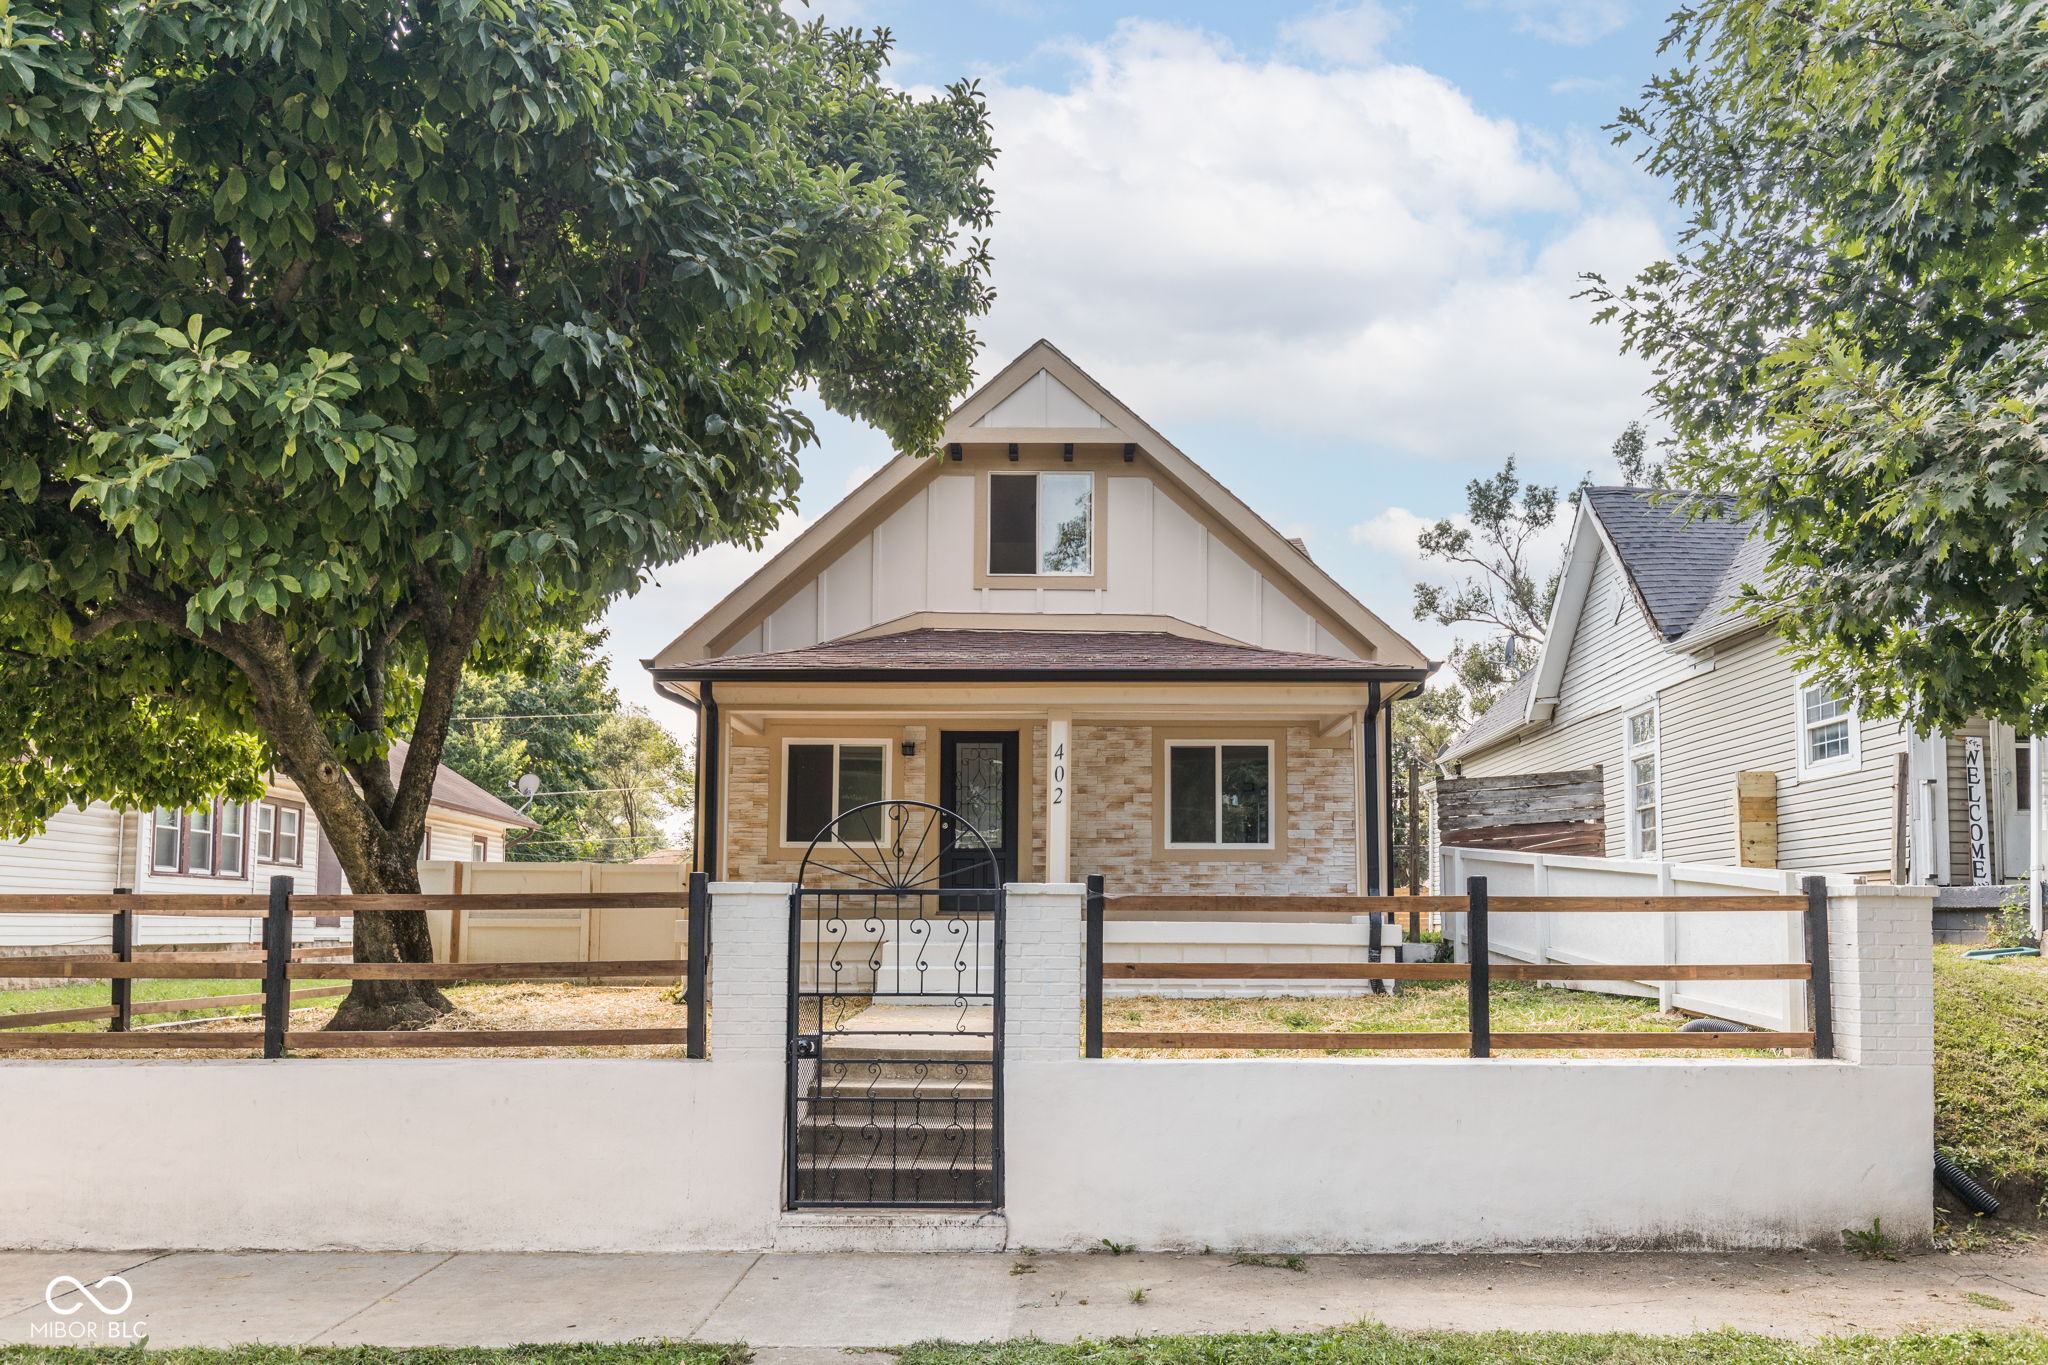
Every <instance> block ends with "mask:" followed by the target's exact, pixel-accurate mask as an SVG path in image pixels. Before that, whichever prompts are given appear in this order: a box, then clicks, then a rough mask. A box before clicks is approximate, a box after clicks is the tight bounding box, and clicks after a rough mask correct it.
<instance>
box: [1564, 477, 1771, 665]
mask: <svg viewBox="0 0 2048 1365" xmlns="http://www.w3.org/2000/svg"><path fill="white" fill-rule="evenodd" d="M1583 501H1584V503H1585V505H1586V507H1587V508H1588V510H1590V511H1591V512H1592V514H1593V515H1594V516H1596V517H1598V518H1599V519H1600V528H1601V529H1602V530H1603V531H1605V532H1606V533H1607V541H1608V543H1609V544H1611V545H1612V546H1614V557H1615V558H1616V559H1617V560H1619V561H1620V563H1621V569H1622V572H1623V573H1624V574H1626V575H1627V576H1628V581H1629V586H1630V587H1631V588H1633V589H1634V590H1635V595H1636V601H1637V603H1639V604H1640V605H1641V607H1642V609H1643V615H1644V616H1645V617H1647V618H1648V620H1649V622H1650V628H1651V629H1652V630H1654V631H1656V632H1657V633H1658V634H1659V635H1661V636H1663V637H1664V638H1665V639H1666V640H1676V639H1677V638H1678V637H1679V636H1681V635H1683V634H1685V633H1686V632H1687V631H1688V630H1691V629H1692V628H1693V626H1694V625H1695V624H1697V623H1698V622H1700V621H1701V619H1702V618H1703V617H1706V616H1707V615H1708V614H1709V612H1710V609H1712V608H1713V607H1714V605H1715V603H1716V600H1717V597H1718V595H1719V589H1720V587H1721V584H1722V580H1723V578H1724V576H1725V575H1726V573H1727V570H1728V567H1729V565H1730V564H1732V563H1733V562H1734V560H1735V558H1736V556H1737V554H1738V553H1739V552H1740V551H1741V550H1742V548H1743V546H1744V545H1745V544H1746V543H1747V542H1748V541H1749V539H1750V534H1749V533H1750V530H1751V528H1752V527H1753V526H1754V522H1753V521H1751V520H1750V519H1748V518H1738V517H1734V516H1731V515H1728V512H1729V510H1730V508H1731V506H1732V503H1731V500H1729V499H1727V498H1720V497H1711V496H1701V495H1699V494H1692V493H1675V494H1674V493H1660V492H1657V491H1654V490H1651V489H1645V488H1588V489H1585V490H1584V496H1583ZM1739 586H1740V585H1739V584H1738V585H1737V587H1738V588H1739Z"/></svg>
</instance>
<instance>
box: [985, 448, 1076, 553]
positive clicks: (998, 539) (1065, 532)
mask: <svg viewBox="0 0 2048 1365" xmlns="http://www.w3.org/2000/svg"><path fill="white" fill-rule="evenodd" d="M988 571H989V573H991V574H1049V575H1054V576H1060V577H1085V576H1087V575H1088V574H1092V573H1094V572H1095V476H1094V475H1093V474H1057V473H1048V474H991V475H989V476H988Z"/></svg>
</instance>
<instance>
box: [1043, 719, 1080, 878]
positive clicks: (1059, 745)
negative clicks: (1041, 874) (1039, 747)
mask: <svg viewBox="0 0 2048 1365" xmlns="http://www.w3.org/2000/svg"><path fill="white" fill-rule="evenodd" d="M1045 752H1046V761H1045V879H1046V880H1047V881H1048V882H1070V881H1072V880H1074V878H1073V875H1072V871H1071V864H1072V862H1073V836H1072V830H1073V816H1074V784H1073V781H1072V775H1073V762H1072V759H1073V752H1074V713H1073V712H1071V711H1067V710H1054V711H1048V712H1046V713H1045Z"/></svg>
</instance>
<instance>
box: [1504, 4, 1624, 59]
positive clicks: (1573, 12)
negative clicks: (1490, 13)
mask: <svg viewBox="0 0 2048 1365" xmlns="http://www.w3.org/2000/svg"><path fill="white" fill-rule="evenodd" d="M1468 2H1469V3H1471V4H1472V5H1473V7H1474V8H1478V9H1497V10H1502V11H1505V12H1506V13H1509V14H1512V15H1513V16H1514V17H1515V27H1516V28H1518V29H1520V30H1521V31H1522V32H1524V33H1533V34H1535V35H1536V36H1537V37H1539V38H1548V39H1549V40H1550V41H1551V42H1554V43H1566V44H1569V45H1571V46H1573V47H1578V46H1582V45H1584V44H1586V43H1590V42H1593V41H1594V40H1595V39H1599V38H1604V37H1606V36H1607V35H1608V34H1610V33H1612V32H1614V31H1615V30H1616V29H1618V28H1621V27H1622V26H1623V25H1625V24H1627V23H1628V21H1629V19H1630V17H1631V14H1630V8H1631V7H1630V5H1629V3H1628V0H1468Z"/></svg>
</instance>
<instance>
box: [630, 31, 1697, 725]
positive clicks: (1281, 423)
mask: <svg viewBox="0 0 2048 1365" xmlns="http://www.w3.org/2000/svg"><path fill="white" fill-rule="evenodd" d="M785 8H786V9H790V10H792V11H796V12H803V10H804V8H805V7H804V6H802V5H801V4H800V3H799V0H788V2H787V3H785ZM1668 9H1669V6H1668V5H1661V4H1654V3H1649V2H1648V0H1438V2H1437V3H1435V4H1430V5H1398V4H1392V3H1374V2H1373V0H1368V2H1367V3H1362V4H1359V3H1319V4H1303V5H1294V4H1285V3H1282V4H1257V3H1253V4H1246V3H1234V4H1231V3H1217V2H1214V0H1183V2H1182V3H1164V2H1163V0H1149V2H1148V0H1110V2H1109V3H1093V2H1089V0H816V3H814V4H812V5H811V6H809V12H810V13H813V14H819V13H822V14H823V16H824V17H825V18H826V19H827V20H828V21H831V22H834V23H857V24H860V25H862V26H863V27H875V26H886V27H887V28H889V29H890V30H891V31H892V32H893V34H894V36H895V39H896V43H897V60H896V63H895V68H894V78H895V79H896V80H897V81H898V82H900V83H901V84H903V85H905V86H909V87H912V88H916V87H931V86H937V85H940V84H943V83H945V82H947V81H950V80H954V79H957V78H959V77H962V76H971V77H974V78H976V79H978V80H979V81H980V82H981V84H982V87H983V89H984V91H985V93H986V95H987V98H988V100H989V104H990V108H991V114H992V118H993V121H994V126H995V140H996V144H997V146H998V147H1000V148H1002V149H1003V155H1002V157H1001V158H1000V159H999V162H998V164H997V166H996V169H995V171H994V173H993V177H992V179H993V183H994V187H995V192H996V206H997V210H998V214H999V217H998V220H997V224H996V227H995V229H994V232H993V234H992V245H993V249H994V254H995V261H996V265H995V283H996V288H997V293H998V297H997V302H996V305H995V308H994V310H993V311H992V312H991V313H990V314H989V316H988V317H986V318H985V319H983V320H982V322H981V324H980V326H979V328H978V330H979V332H980V335H981V337H982V340H983V343H984V349H983V353H982V363H981V373H982V374H983V375H984V376H985V375H987V374H990V373H993V372H994V371H995V370H996V369H998V368H1000V367H1001V366H1002V364H1003V363H1004V362H1006V361H1007V360H1008V359H1009V358H1010V357H1011V356H1013V355H1014V354H1016V352H1017V351H1019V350H1021V349H1022V348H1023V347H1024V346H1026V345H1028V344H1029V343H1030V342H1031V341H1032V340H1034V339H1035V338H1037V337H1039V336H1044V337H1047V338H1049V339H1050V340H1052V341H1053V342H1054V343H1055V344H1056V345H1058V346H1060V347H1061V348H1062V349H1063V350H1065V351H1066V352H1067V353H1068V354H1069V355H1070V356H1072V357H1073V358H1074V360H1075V361H1077V362H1078V363H1079V364H1080V365H1081V366H1082V367H1083V368H1084V369H1087V370H1088V371H1089V372H1090V373H1092V374H1093V375H1094V376H1095V377H1096V378H1097V379H1098V380H1100V381H1101V382H1102V383H1103V384H1104V385H1106V386H1107V387H1108V388H1109V389H1110V390H1111V391H1112V392H1114V393H1116V394H1117V395H1118V396H1119V397H1121V398H1122V399H1123V400H1124V401H1125V402H1126V403H1128V404H1130V406H1131V407H1133V408H1134V409H1135V410H1137V411H1138V412H1139V413H1140V414H1142V415H1143V416H1145V417H1146V418H1147V419H1148V420H1149V421H1150V422H1151V423H1152V424H1153V425H1154V426H1156V427H1158V428H1159V429H1160V430H1161V431H1162V432H1164V433H1165V434H1166V435H1167V436H1168V437H1169V438H1170V439H1171V440H1173V441H1174V442H1175V443H1176V444H1177V445H1179V446H1180V447H1181V449H1183V450H1184V451H1186V452H1187V453H1188V454H1189V455H1191V456H1193V457H1194V458H1195V459H1196V460H1197V461H1199V462H1200V463H1202V464H1203V465H1205V466H1206V467H1207V468H1209V469H1210V470H1211V471H1212V472H1213V473H1215V474H1216V475H1217V476H1218V477H1219V478H1221V479H1222V480H1223V481H1224V482H1225V483H1226V484H1228V485H1230V486H1231V487H1232V488H1233V489H1235V490H1236V491H1237V492H1238V493H1239V495H1240V496H1242V497H1244V498H1245V499H1246V501H1248V502H1249V503H1251V504H1252V506H1253V507H1254V508H1256V509H1257V510H1258V511H1259V512H1260V513H1262V514H1263V515H1264V516H1265V517H1266V518H1267V519H1268V520H1270V521H1272V522H1273V523H1274V524H1275V525H1277V526H1280V527H1281V528H1283V529H1284V530H1285V531H1286V532H1287V533H1288V534H1290V535H1299V536H1302V537H1304V538H1305V539H1306V540H1307V542H1308V545H1309V548H1310V551H1311V553H1313V554H1314V555H1315V557H1316V558H1317V560H1318V561H1319V562H1320V563H1322V564H1323V565H1325V566H1326V567H1327V568H1329V569H1330V570H1331V571H1332V572H1333V573H1334V574H1335V575H1336V576H1337V578H1338V579H1339V580H1340V581H1342V582H1343V583H1345V584H1346V585H1347V586H1348V587H1349V588H1350V589H1351V590H1352V591H1353V592H1355V593H1357V594H1358V596H1359V597H1360V598H1361V599H1362V600H1364V601H1365V602H1366V604H1367V605H1368V606H1370V607H1372V608H1373V609H1374V610H1375V611H1377V612H1379V613H1380V614H1381V615H1382V616H1384V617H1386V618H1387V619H1388V620H1389V621H1390V622H1391V623H1392V624H1394V625H1395V626H1396V627H1397V628H1398V629H1401V630H1403V631H1404V632H1405V633H1407V634H1408V635H1409V636H1410V638H1411V639H1413V640H1415V641H1416V643H1417V644H1418V645H1420V646H1422V647H1423V648H1424V649H1425V650H1427V651H1428V652H1429V653H1430V654H1431V655H1432V656H1433V657H1441V655H1442V653H1443V652H1444V651H1445V650H1446V649H1448V647H1449V646H1450V644H1451V643H1452V638H1451V636H1450V635H1449V634H1448V633H1447V632H1444V631H1442V630H1440V629H1436V628H1432V627H1427V626H1424V625H1422V624H1421V623H1417V622H1415V621H1414V620H1413V618H1412V610H1411V602H1412V592H1413V589H1412V584H1413V583H1414V582H1415V581H1416V579H1417V577H1418V576H1419V575H1431V574H1433V571H1432V570H1431V569H1429V568H1428V567H1427V566H1425V565H1423V564H1422V563H1420V562H1419V561H1418V559H1417V557H1416V556H1415V554H1414V550H1413V541H1414V534H1415V531H1416V529H1417V528H1418V527H1420V526H1421V525H1423V524H1426V523H1427V522H1429V521H1432V520H1434V519H1435V518H1437V517H1440V516H1446V515H1451V514H1453V513H1455V512H1457V511H1458V510H1459V509H1460V508H1461V507H1462V506H1463V496H1464V495H1463V490H1464V485H1465V483H1466V481H1467V480H1469V479H1471V478H1473V477H1476V476H1479V475H1483V474H1487V473H1490V472H1492V471H1493V470H1494V469H1495V468H1497V467H1498V465H1499V463H1500V461H1501V459H1502V458H1503V457H1504V456H1506V455H1508V454H1510V453H1514V454H1516V455H1518V456H1519V457H1520V459H1521V461H1522V464H1523V467H1524V469H1525V470H1526V471H1527V472H1528V473H1530V474H1532V475H1535V476H1537V477H1541V478H1543V479H1546V480H1549V481H1554V482H1558V483H1561V484H1567V485H1568V484H1571V483H1575V482H1577V481H1578V479H1579V478H1580V477H1581V476H1582V475H1584V474H1586V473H1588V472H1591V473H1593V474H1594V476H1595V477H1596V478H1597V479H1599V480H1602V481H1606V480H1609V479H1611V478H1612V464H1611V460H1610V458H1609V456H1608V454H1607V447H1608V445H1609V443H1610V442H1611V441H1612V440H1613V438H1614V436H1615V434H1616V433H1618V432H1619V430H1620V429H1621V427H1622V426H1623V425H1624V424H1626V423H1627V422H1628V421H1629V420H1631V419H1633V418H1637V417H1641V416H1643V415H1644V412H1645V401H1644V399H1643V396H1642V394H1643V389H1644V387H1645V384H1646V382H1647V373H1646V371H1645V370H1644V368H1643V367H1642V366H1641V364H1640V363H1639V362H1637V361H1635V360H1633V359H1630V358H1626V357H1622V356H1620V355H1619V354H1618V349H1617V340H1618V338H1617V336H1616V335H1615V333H1614V331H1613V329H1611V328H1602V327H1596V326H1594V325H1593V324H1592V322H1591V309H1590V308H1589V307H1588V305H1587V304H1586V303H1584V302H1583V301H1578V300H1574V299H1573V298H1572V297H1571V295H1572V294H1573V292H1574V291H1575V290H1576V289H1577V288H1578V280H1577V277H1578V275H1579V274H1580V273H1581V272H1583V271H1589V270H1591V271H1601V272H1604V273H1607V274H1608V275H1610V276H1626V275H1628V274H1630V273H1632V272H1633V271H1634V270H1635V269H1637V268H1639V267H1640V266H1641V265H1643V264H1645V263H1647V262H1648V261H1650V260H1653V259H1655V258H1656V257H1658V256H1659V255H1660V254H1662V253H1663V252H1664V251H1665V250H1666V244H1667V243H1668V242H1669V240H1670V237H1671V233H1672V229H1673V225H1674V214H1673V211H1672V208H1671V206H1670V204H1669V202H1668V200H1667V199H1666V197H1665V195H1664V194H1663V192H1662V191H1661V189H1660V188H1659V187H1658V186H1657V185H1656V184H1655V183H1653V182H1651V181H1650V180H1648V179H1646V178H1645V177H1643V176H1642V175H1641V174H1640V173H1639V172H1638V171H1637V170H1636V169H1635V168H1634V167H1633V165H1632V164H1631V161H1630V158H1629V156H1628V154H1627V152H1626V150H1625V149H1616V148H1613V147H1612V146H1610V145H1609V137H1608V134H1606V133H1605V132H1604V131H1602V125H1603V124H1605V123H1607V122H1609V121H1610V120H1611V119H1612V118H1613V116H1614V113H1615V111H1616V109H1617V108H1618V107H1619V106H1620V105H1621V103H1623V102H1624V101H1625V100H1627V99H1628V98H1629V97H1630V96H1631V94H1632V93H1633V92H1634V91H1636V90H1637V89H1639V88H1640V86H1641V85H1642V83H1643V82H1644V81H1645V80H1646V79H1648V78H1649V77H1650V76H1651V75H1652V74H1653V73H1654V72H1656V71H1659V70H1662V69H1664V67H1665V66H1668V61H1660V59H1659V58H1658V57H1657V53H1656V48H1657V42H1658V39H1659V38H1660V37H1661V36H1662V33H1663V31H1664V27H1665V16H1666V15H1667V13H1668ZM819 431H820V435H821V437H822V441H821V444H820V445H819V446H818V447H814V448H813V449H811V450H809V451H807V452H806V454H805V457H804V461H803V464H804V471H805V487H804V492H803V495H802V502H801V507H800V510H799V515H798V516H797V517H796V518H795V519H793V520H792V522H791V523H790V524H789V526H787V527H785V529H784V532H783V537H786V535H787V534H789V533H790V531H792V530H793V529H794V528H795V527H796V526H798V525H801V524H802V522H803V521H805V520H808V519H809V518H812V517H815V516H817V515H818V514H819V513H820V512H822V511H823V510H824V509H825V508H827V507H829V506H830V505H831V504H832V503H833V502H835V501H837V500H838V499H839V498H840V497H841V496H842V495H844V493H845V492H846V491H847V490H848V488H849V487H851V485H852V484H853V483H855V482H858V480H859V479H860V478H862V477H864V476H865V474H866V473H867V472H870V471H872V470H873V469H874V468H875V467H876V466H878V465H879V464H880V463H882V461H884V460H885V459H887V458H888V455H889V450H888V446H887V443H886V442H885V441H884V440H883V439H882V438H881V437H880V435H879V434H878V433H876V432H874V431H872V430H869V429H865V428H861V427H858V426H856V425H854V424H852V423H848V422H845V421H843V420H841V419H838V418H835V417H832V416H831V415H830V414H823V413H820V414H819ZM783 537H778V539H780V538H783ZM761 558H762V555H761V554H758V553H755V552H750V551H744V550H739V549H732V548H721V549H714V550H711V551H707V552H705V553H704V554H701V555H699V556H697V557H695V558H693V559H691V560H689V561H686V562H684V563H682V564H678V565H673V566H670V567H669V568H668V569H666V570H664V571H663V572H662V573H661V574H659V575H658V576H657V580H656V582H655V583H654V584H652V585H650V587H649V588H648V589H647V590H645V591H643V592H642V593H641V594H640V595H639V596H638V597H636V598H634V599H632V600H630V601H628V602H626V603H623V604H621V605H620V606H619V607H617V608H615V609H614V611H613V613H612V615H611V618H610V621H609V624H610V626H611V628H612V631H613V643H612V650H613V659H614V663H613V676H614V678H615V680H616V681H617V682H618V683H619V685H620V688H621V691H622V693H623V694H624V695H625V696H627V697H628V698H629V699H631V700H635V701H641V700H650V699H651V697H650V689H648V687H647V685H646V684H645V682H644V681H643V678H644V674H643V673H642V671H641V670H640V668H639V667H638V663H637V661H638V660H639V659H640V658H643V657H645V656H647V655H648V654H650V653H652V652H653V651H654V650H655V649H657V648H659V647H660V645H662V644H663V643H665V642H666V641H667V640H668V639H669V638H670V637H672V636H673V635H675V634H676V633H678V632H679V631H680V630H681V629H682V628H683V627H684V626H685V625H687V624H688V623H689V622H690V621H691V620H694V619H695V617H696V616H697V615H699V614H701V613H702V612H703V611H704V610H705V609H706V608H708V607H709V606H710V605H711V604H712V603H713V602H715V601H716V600H717V599H718V598H719V597H720V596H721V595H723V594H724V593H725V592H727V591H729V590H730V589H731V588H732V587H733V586H735V585H736V584H737V583H738V582H739V581H740V580H741V579H742V578H743V577H744V576H745V575H746V573H747V572H749V571H750V570H751V569H752V567H754V566H755V565H756V564H758V563H759V561H760V559H761ZM1434 576H1437V577H1439V578H1441V574H1435V575H1434ZM652 709H654V710H655V711H656V712H657V713H658V714H659V713H664V712H668V711H672V710H674V709H675V708H672V707H668V706H666V705H663V704H661V703H659V702H656V703H654V704H653V707H652ZM663 718H664V719H679V718H680V717H679V716H667V715H664V716H663Z"/></svg>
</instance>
